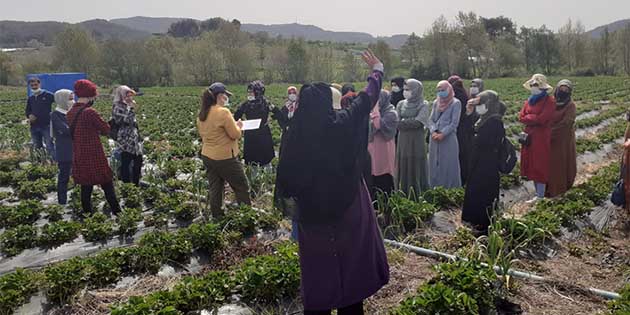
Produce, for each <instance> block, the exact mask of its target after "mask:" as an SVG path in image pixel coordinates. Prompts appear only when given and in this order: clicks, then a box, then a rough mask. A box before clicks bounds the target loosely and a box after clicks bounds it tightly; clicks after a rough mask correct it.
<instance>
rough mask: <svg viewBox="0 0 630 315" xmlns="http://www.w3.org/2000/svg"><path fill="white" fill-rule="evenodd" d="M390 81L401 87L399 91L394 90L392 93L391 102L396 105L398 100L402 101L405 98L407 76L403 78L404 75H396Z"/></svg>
mask: <svg viewBox="0 0 630 315" xmlns="http://www.w3.org/2000/svg"><path fill="white" fill-rule="evenodd" d="M390 83H391V84H392V85H393V84H396V86H398V87H399V88H400V91H398V92H394V91H392V93H391V94H392V95H391V100H390V103H391V104H392V105H394V106H397V105H398V102H400V101H402V100H404V99H405V97H404V96H403V92H404V91H403V89H404V87H405V78H403V77H395V78H393V79H392V80H391V81H390Z"/></svg>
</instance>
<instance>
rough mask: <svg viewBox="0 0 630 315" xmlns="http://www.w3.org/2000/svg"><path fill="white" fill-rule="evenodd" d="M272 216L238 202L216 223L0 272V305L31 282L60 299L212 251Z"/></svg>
mask: <svg viewBox="0 0 630 315" xmlns="http://www.w3.org/2000/svg"><path fill="white" fill-rule="evenodd" d="M278 221H279V219H278V217H277V216H275V215H273V214H267V213H264V212H260V211H257V210H254V209H252V208H249V207H243V208H240V209H238V210H235V211H230V212H228V214H227V215H226V217H225V218H224V219H223V220H222V221H221V223H220V224H212V223H208V224H197V223H195V224H192V225H190V226H189V227H187V228H182V229H179V230H177V231H175V232H167V231H153V232H148V233H147V234H145V235H143V236H142V237H141V238H140V240H139V242H138V243H137V244H136V245H135V246H132V247H128V248H116V249H110V250H106V251H103V252H101V253H99V254H97V255H94V256H91V257H85V258H80V257H75V258H72V259H70V260H67V261H64V262H60V263H55V264H52V265H50V266H48V267H45V268H44V269H43V270H41V271H37V272H30V271H24V270H18V271H16V272H13V273H10V274H7V275H4V276H2V277H1V278H0V297H1V298H0V310H6V312H8V313H9V314H10V312H12V311H13V310H14V309H15V308H16V307H18V306H19V305H21V304H23V303H24V302H25V301H27V300H28V299H29V297H30V296H31V295H32V294H33V293H35V290H36V288H44V289H45V293H46V297H47V299H48V302H49V303H53V304H57V305H61V304H64V303H67V302H69V301H71V300H72V298H73V297H74V296H75V295H76V293H78V292H79V291H80V290H81V289H83V288H85V287H90V288H100V287H104V286H107V285H110V284H113V283H116V282H117V281H119V280H120V279H121V278H122V277H123V276H125V275H131V274H141V273H147V272H148V273H157V272H158V270H159V269H160V267H161V266H162V265H163V264H166V263H170V262H176V263H178V264H186V263H187V261H188V260H189V259H190V257H191V256H192V254H193V252H194V251H197V250H199V251H203V252H204V253H206V254H208V255H212V253H214V252H215V251H216V250H218V249H220V248H222V247H224V246H226V245H229V244H230V243H231V242H234V241H238V240H239V239H242V237H243V236H249V235H253V234H254V233H256V231H257V230H258V229H262V230H274V229H277V227H278ZM25 282H26V283H25ZM4 297H11V298H7V299H4ZM0 314H3V313H1V312H0Z"/></svg>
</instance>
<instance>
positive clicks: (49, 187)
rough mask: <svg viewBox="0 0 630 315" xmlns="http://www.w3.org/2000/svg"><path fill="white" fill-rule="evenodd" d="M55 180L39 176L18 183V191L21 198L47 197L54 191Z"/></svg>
mask: <svg viewBox="0 0 630 315" xmlns="http://www.w3.org/2000/svg"><path fill="white" fill-rule="evenodd" d="M54 189H55V180H54V179H48V178H39V179H37V180H34V181H30V180H28V181H21V182H19V183H18V185H17V189H16V193H17V196H18V198H20V199H45V198H46V194H47V193H49V192H51V191H54Z"/></svg>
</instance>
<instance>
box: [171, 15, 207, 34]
mask: <svg viewBox="0 0 630 315" xmlns="http://www.w3.org/2000/svg"><path fill="white" fill-rule="evenodd" d="M199 34H201V28H200V27H199V23H198V22H197V21H195V20H193V19H184V20H181V21H178V22H175V23H173V24H171V26H170V27H169V28H168V35H171V36H173V37H188V38H190V37H197V36H199Z"/></svg>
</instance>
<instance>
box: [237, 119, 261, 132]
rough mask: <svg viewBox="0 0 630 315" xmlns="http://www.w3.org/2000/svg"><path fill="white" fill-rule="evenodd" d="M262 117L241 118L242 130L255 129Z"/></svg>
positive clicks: (258, 126)
mask: <svg viewBox="0 0 630 315" xmlns="http://www.w3.org/2000/svg"><path fill="white" fill-rule="evenodd" d="M261 121H262V119H251V120H243V128H242V130H255V129H258V128H260V122H261Z"/></svg>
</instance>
